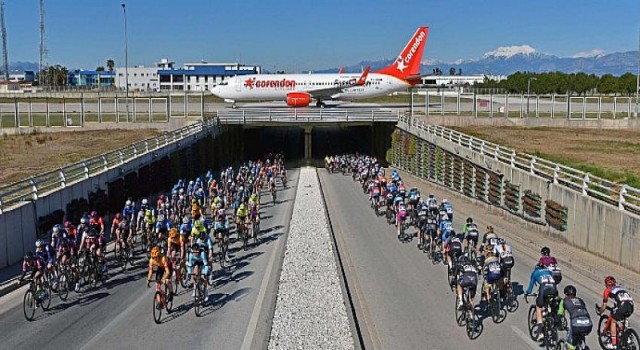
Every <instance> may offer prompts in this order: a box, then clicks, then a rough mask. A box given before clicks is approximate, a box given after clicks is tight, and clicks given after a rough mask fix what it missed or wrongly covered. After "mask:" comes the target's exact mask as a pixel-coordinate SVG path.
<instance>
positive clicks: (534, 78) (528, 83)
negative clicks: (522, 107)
mask: <svg viewBox="0 0 640 350" xmlns="http://www.w3.org/2000/svg"><path fill="white" fill-rule="evenodd" d="M532 80H538V78H536V77H529V79H528V80H527V118H528V117H529V95H530V94H531V81H532Z"/></svg>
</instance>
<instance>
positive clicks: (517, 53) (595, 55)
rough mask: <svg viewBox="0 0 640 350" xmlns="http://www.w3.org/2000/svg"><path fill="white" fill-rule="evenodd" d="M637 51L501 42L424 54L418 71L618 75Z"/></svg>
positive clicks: (375, 65)
mask: <svg viewBox="0 0 640 350" xmlns="http://www.w3.org/2000/svg"><path fill="white" fill-rule="evenodd" d="M393 61H394V59H385V60H378V61H362V62H360V63H358V64H355V65H352V66H349V67H345V70H346V71H347V72H360V71H361V69H362V67H366V66H369V65H370V66H371V70H372V71H375V70H376V69H379V68H382V67H385V66H387V65H389V64H391V63H392V62H393ZM637 64H638V52H637V51H628V52H615V53H610V54H605V52H604V51H603V50H600V49H593V50H590V51H585V52H578V53H576V54H574V55H572V56H571V57H558V56H555V55H550V54H546V53H541V52H539V51H537V50H536V49H535V48H533V47H531V46H529V45H519V46H503V47H498V48H496V49H495V50H492V51H489V52H487V53H485V54H484V55H482V57H481V58H476V59H458V60H455V61H453V62H444V61H439V60H434V59H429V58H426V59H424V60H423V61H422V73H423V74H428V73H431V72H433V70H434V69H435V68H440V70H441V71H442V72H443V74H445V75H446V74H448V73H449V69H450V68H455V70H456V72H457V71H458V69H461V70H462V73H463V74H487V75H509V74H512V73H515V72H517V71H529V72H550V71H560V72H565V73H578V72H584V73H587V74H596V75H603V74H606V73H611V74H613V75H621V74H624V73H627V72H631V73H634V74H635V72H636V70H637ZM337 71H338V68H332V69H325V70H321V71H318V72H337Z"/></svg>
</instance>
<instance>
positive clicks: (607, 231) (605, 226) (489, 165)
mask: <svg viewBox="0 0 640 350" xmlns="http://www.w3.org/2000/svg"><path fill="white" fill-rule="evenodd" d="M398 130H401V131H402V132H404V133H405V136H404V137H405V138H403V139H402V142H404V143H405V144H403V145H399V144H398V143H399V142H396V144H394V145H392V150H393V152H392V154H393V156H392V164H393V165H395V166H397V167H399V168H401V169H403V170H407V171H410V172H411V173H413V174H414V175H416V176H419V177H423V178H425V176H423V174H427V173H429V171H428V170H426V169H423V168H424V167H425V166H428V164H429V163H428V162H427V161H425V159H434V155H432V154H430V152H431V153H432V152H444V153H443V154H449V155H450V157H453V159H454V160H455V159H458V164H459V162H461V161H462V160H467V161H469V162H470V163H471V164H473V167H476V168H481V169H483V170H485V171H487V172H493V173H495V174H498V175H501V178H502V184H505V183H506V182H507V181H509V182H510V183H512V184H514V185H517V186H520V198H518V201H519V203H520V206H519V209H518V210H517V211H516V212H511V214H509V215H513V216H516V217H518V218H520V219H522V220H527V221H529V222H530V221H532V220H531V219H530V218H528V217H527V216H526V215H525V214H524V212H523V205H522V196H523V193H524V191H526V190H530V191H531V192H533V193H534V194H536V195H538V196H540V197H541V202H542V206H543V207H544V206H545V205H544V203H545V201H547V200H551V201H553V202H556V203H558V204H559V205H562V206H564V207H567V208H568V212H567V229H566V231H564V232H562V231H558V230H556V229H554V228H553V227H551V226H550V225H549V224H548V223H547V222H545V221H544V217H543V218H542V220H539V221H537V222H536V225H533V227H538V229H539V230H543V231H544V232H546V233H548V234H551V235H554V236H556V237H559V238H561V239H563V240H565V241H566V242H568V243H570V244H572V245H574V246H576V247H579V248H581V249H584V250H586V251H589V252H591V253H593V254H596V255H598V256H601V257H604V258H606V259H608V260H611V261H613V262H616V263H618V264H620V265H622V266H624V267H626V268H629V269H632V270H634V271H640V217H639V216H637V215H635V214H634V213H631V212H629V211H625V210H621V209H620V208H619V207H617V206H614V205H612V204H610V203H607V202H605V201H602V200H599V199H598V198H596V197H592V196H587V195H585V194H583V193H582V192H581V191H578V190H576V189H572V188H569V187H566V186H565V185H563V184H561V183H554V181H553V180H549V179H548V178H545V177H541V176H538V175H537V174H536V173H535V171H532V170H531V169H523V167H520V166H518V165H517V164H515V163H511V164H509V163H507V162H505V161H504V160H503V161H500V160H498V159H496V156H488V155H486V154H483V153H482V152H478V151H477V150H474V149H469V147H463V146H462V145H461V144H460V143H456V142H453V141H451V140H449V139H447V138H445V137H441V136H438V135H435V134H433V133H427V132H426V131H425V130H424V129H421V128H417V127H414V126H412V125H409V124H406V123H399V124H398ZM406 137H409V139H406ZM411 138H413V139H411ZM420 141H422V142H427V143H429V144H430V145H432V146H433V145H435V147H420V149H421V150H426V151H427V154H420V153H419V152H418V153H415V154H408V155H407V154H402V153H403V152H406V148H411V146H407V144H412V143H413V144H416V143H418V142H420ZM416 157H421V159H416ZM430 157H431V158H430ZM441 158H442V159H444V157H441ZM451 163H456V161H453V162H451ZM438 166H439V167H440V168H442V167H446V164H445V162H444V161H442V163H441V164H440V165H438ZM455 169H456V166H453V165H452V166H450V168H448V169H447V171H449V172H453V173H454V174H453V178H456V177H457V176H461V174H455V171H456V170H455ZM458 169H459V168H458ZM476 172H477V171H474V172H473V174H474V175H473V177H474V179H473V186H471V187H472V188H474V186H475V184H476V182H477V181H479V182H480V183H484V184H485V186H486V187H487V188H488V184H487V179H486V177H485V178H484V179H483V178H480V179H476V178H475V174H476ZM445 174H446V172H445ZM445 177H446V176H442V177H439V176H435V181H436V182H438V183H439V184H444V185H445V186H447V181H442V180H441V179H444V178H445ZM426 179H427V180H429V181H434V178H433V177H432V178H426ZM460 181H462V182H464V178H463V177H462V180H460ZM448 187H449V188H451V189H452V190H454V191H456V192H460V193H463V194H465V193H464V191H462V190H460V188H464V186H460V187H459V188H457V187H455V186H453V185H452V184H451V185H448ZM465 195H467V196H468V194H465ZM503 195H504V193H503ZM472 198H474V199H476V197H475V196H474V197H472ZM476 200H477V199H476ZM482 202H485V203H487V204H488V205H490V204H489V203H488V202H487V201H486V200H482ZM502 202H503V203H502V204H501V207H502V209H505V212H506V209H507V208H506V207H505V206H504V200H503V201H502ZM543 212H544V208H543ZM543 216H544V215H543Z"/></svg>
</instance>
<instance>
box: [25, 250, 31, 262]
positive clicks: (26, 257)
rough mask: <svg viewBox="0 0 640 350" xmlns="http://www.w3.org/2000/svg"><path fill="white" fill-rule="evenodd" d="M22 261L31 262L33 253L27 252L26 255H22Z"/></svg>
mask: <svg viewBox="0 0 640 350" xmlns="http://www.w3.org/2000/svg"><path fill="white" fill-rule="evenodd" d="M24 260H25V261H33V252H27V253H26V254H25V255H24Z"/></svg>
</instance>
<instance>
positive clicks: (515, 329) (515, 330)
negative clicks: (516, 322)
mask: <svg viewBox="0 0 640 350" xmlns="http://www.w3.org/2000/svg"><path fill="white" fill-rule="evenodd" d="M511 330H513V333H515V334H516V335H517V336H518V337H520V338H521V339H522V340H524V342H525V344H528V345H529V346H530V347H531V349H534V350H539V349H540V346H539V345H538V344H536V342H534V341H533V340H531V337H529V335H527V334H525V333H524V332H523V331H521V330H520V328H518V327H516V326H511Z"/></svg>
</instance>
